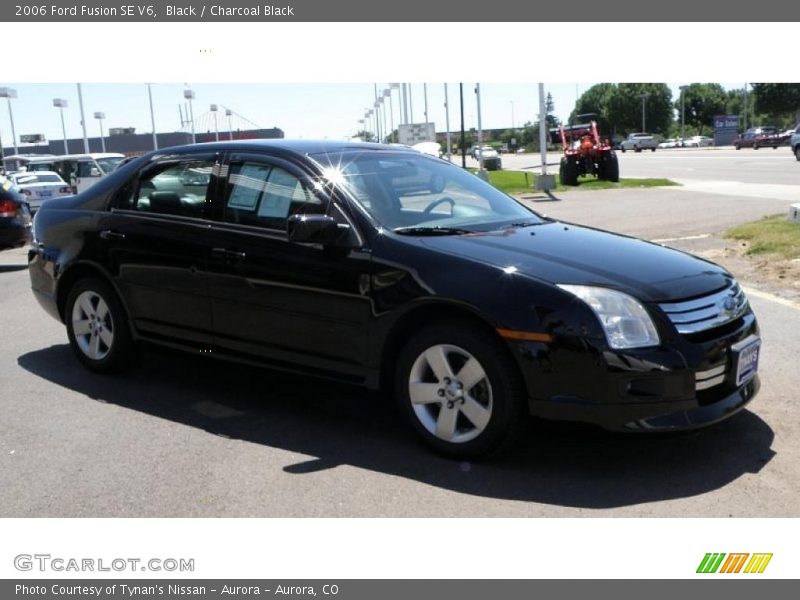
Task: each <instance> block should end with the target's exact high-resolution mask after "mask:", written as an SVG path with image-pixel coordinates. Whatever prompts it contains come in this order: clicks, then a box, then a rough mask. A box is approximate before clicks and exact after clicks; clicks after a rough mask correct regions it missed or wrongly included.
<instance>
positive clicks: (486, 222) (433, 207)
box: [325, 151, 543, 233]
mask: <svg viewBox="0 0 800 600" xmlns="http://www.w3.org/2000/svg"><path fill="white" fill-rule="evenodd" d="M325 174H326V176H327V178H328V179H329V180H330V181H331V182H332V183H337V184H339V185H342V186H343V187H344V188H345V189H346V190H347V191H349V192H350V194H351V195H352V196H353V198H354V199H355V200H356V201H357V202H358V203H359V204H360V205H361V206H362V207H363V208H364V210H366V211H367V212H368V213H369V214H370V215H371V216H372V217H373V218H374V219H375V220H376V221H377V222H378V223H380V224H381V225H383V226H384V227H386V228H388V229H392V230H402V229H404V228H405V229H411V228H413V229H414V230H415V231H418V230H422V229H430V230H440V231H443V230H451V231H453V232H458V233H464V232H467V231H491V230H494V229H499V228H502V227H505V226H509V225H517V224H524V225H535V224H538V223H541V222H543V221H542V218H541V217H539V216H538V215H537V214H536V213H534V212H533V211H532V210H530V209H528V208H526V207H525V206H523V205H522V204H520V203H518V202H517V201H515V200H514V199H513V198H511V197H510V196H507V195H506V194H504V193H502V192H500V191H499V190H497V189H496V188H494V187H492V186H491V185H489V184H488V183H486V182H484V181H483V180H481V179H479V178H478V177H476V176H475V175H472V174H471V173H469V172H468V171H465V170H463V169H461V168H459V167H456V166H454V165H451V164H449V163H447V162H445V161H443V160H439V159H435V158H429V157H426V156H424V155H416V154H411V153H407V152H406V153H395V152H375V151H370V152H360V153H354V154H346V155H344V156H343V157H342V160H341V164H340V165H338V166H333V167H329V168H328V169H326V170H325Z"/></svg>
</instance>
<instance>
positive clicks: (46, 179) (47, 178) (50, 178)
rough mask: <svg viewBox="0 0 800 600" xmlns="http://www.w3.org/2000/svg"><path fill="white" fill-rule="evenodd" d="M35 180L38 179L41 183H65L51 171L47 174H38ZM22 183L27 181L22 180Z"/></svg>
mask: <svg viewBox="0 0 800 600" xmlns="http://www.w3.org/2000/svg"><path fill="white" fill-rule="evenodd" d="M33 181H34V182H36V181H38V182H39V183H64V182H63V181H62V180H61V177H59V176H58V175H54V174H50V173H48V174H47V175H36V176H35V177H33ZM20 183H26V182H25V181H21V180H20Z"/></svg>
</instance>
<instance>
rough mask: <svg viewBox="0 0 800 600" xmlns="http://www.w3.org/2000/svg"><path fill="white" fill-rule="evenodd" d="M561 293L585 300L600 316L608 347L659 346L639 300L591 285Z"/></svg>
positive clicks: (569, 288) (655, 333)
mask: <svg viewBox="0 0 800 600" xmlns="http://www.w3.org/2000/svg"><path fill="white" fill-rule="evenodd" d="M558 287H560V288H561V289H562V290H564V291H567V292H569V293H570V294H574V295H575V296H577V297H578V298H580V299H581V300H583V301H584V302H585V303H586V304H588V305H589V307H590V308H591V309H592V310H593V311H594V314H595V315H597V318H598V319H599V320H600V324H601V325H602V326H603V330H604V331H605V334H606V339H607V340H608V345H609V346H611V347H612V348H615V349H618V350H621V349H624V348H643V347H646V346H657V345H658V344H659V341H660V340H659V337H658V332H657V331H656V326H655V325H654V324H653V320H652V319H651V318H650V315H649V314H647V311H646V310H645V309H644V307H643V306H642V305H641V303H639V301H638V300H636V299H635V298H633V297H631V296H629V295H628V294H623V293H622V292H617V291H615V290H609V289H606V288H601V287H592V286H588V285H559V286H558Z"/></svg>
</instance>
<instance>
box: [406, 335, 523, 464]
mask: <svg viewBox="0 0 800 600" xmlns="http://www.w3.org/2000/svg"><path fill="white" fill-rule="evenodd" d="M465 370H466V373H465ZM395 398H396V400H397V401H398V402H399V407H400V410H401V412H403V413H404V414H405V416H406V418H408V419H409V421H410V423H411V426H412V427H413V428H414V430H415V431H416V432H417V434H418V435H419V436H420V438H422V440H423V441H424V442H425V443H426V444H428V446H430V447H431V448H433V449H434V450H436V451H437V452H439V453H441V454H444V455H446V456H450V457H453V458H459V459H465V458H476V457H479V456H485V455H487V454H491V453H497V452H500V451H502V450H506V449H508V448H509V447H511V446H512V445H513V443H514V441H515V440H516V439H518V437H519V435H520V433H521V432H522V431H523V430H524V429H525V427H526V425H527V423H528V414H527V411H526V400H525V399H526V394H525V392H524V387H523V384H522V378H521V376H520V374H519V372H518V371H517V369H516V366H515V365H514V364H513V362H512V358H511V356H510V355H509V353H508V349H507V348H505V346H504V344H503V343H502V341H501V340H499V339H498V338H496V337H494V336H493V335H492V334H491V333H489V332H484V331H482V330H480V329H477V328H476V327H474V326H473V325H472V324H471V323H468V322H459V321H451V322H447V323H442V324H440V325H435V326H433V327H431V328H429V329H426V330H423V331H421V332H420V333H418V334H417V335H415V336H414V337H412V338H411V339H410V340H409V342H408V343H407V344H406V345H405V347H404V348H403V350H402V351H401V352H400V355H399V357H398V363H397V370H396V376H395ZM412 398H413V400H412Z"/></svg>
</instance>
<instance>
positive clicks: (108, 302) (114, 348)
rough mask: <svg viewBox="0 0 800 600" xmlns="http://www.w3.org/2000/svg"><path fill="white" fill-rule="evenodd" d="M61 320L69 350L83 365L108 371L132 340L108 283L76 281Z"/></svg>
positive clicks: (119, 364)
mask: <svg viewBox="0 0 800 600" xmlns="http://www.w3.org/2000/svg"><path fill="white" fill-rule="evenodd" d="M64 320H65V321H66V324H67V336H68V337H69V343H70V346H71V347H72V351H73V352H74V353H75V356H77V358H78V360H79V361H81V363H82V364H83V365H84V366H85V367H86V368H88V369H91V370H92V371H97V372H108V371H112V370H114V369H116V368H118V367H120V366H122V364H123V361H124V359H125V358H126V356H127V355H128V354H129V353H130V350H131V347H132V344H133V342H132V340H131V335H130V331H129V329H128V318H127V315H126V314H125V310H124V309H123V307H122V304H121V302H120V301H119V299H118V298H117V295H116V293H115V292H114V290H113V289H111V287H110V286H109V285H108V284H106V283H105V282H103V281H101V280H99V279H94V278H88V279H81V280H79V281H78V282H77V283H76V284H75V285H74V286H73V288H72V289H71V290H70V293H69V296H68V297H67V304H66V311H65V313H64Z"/></svg>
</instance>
